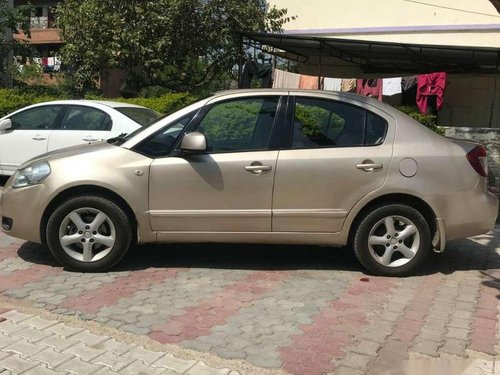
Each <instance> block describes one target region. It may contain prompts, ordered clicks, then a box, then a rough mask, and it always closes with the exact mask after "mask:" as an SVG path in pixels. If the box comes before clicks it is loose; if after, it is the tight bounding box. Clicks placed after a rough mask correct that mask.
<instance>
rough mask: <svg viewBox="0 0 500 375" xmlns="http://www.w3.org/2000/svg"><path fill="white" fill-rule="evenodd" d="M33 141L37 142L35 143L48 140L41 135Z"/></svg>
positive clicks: (36, 136)
mask: <svg viewBox="0 0 500 375" xmlns="http://www.w3.org/2000/svg"><path fill="white" fill-rule="evenodd" d="M32 139H33V140H35V141H45V140H46V139H47V137H44V136H43V135H41V134H37V135H35V136H34V137H33V138H32Z"/></svg>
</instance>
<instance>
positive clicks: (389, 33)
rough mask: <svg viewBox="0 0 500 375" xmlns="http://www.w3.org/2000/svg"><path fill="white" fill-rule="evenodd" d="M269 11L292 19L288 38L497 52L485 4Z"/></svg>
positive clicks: (454, 1) (494, 25) (495, 21)
mask: <svg viewBox="0 0 500 375" xmlns="http://www.w3.org/2000/svg"><path fill="white" fill-rule="evenodd" d="M269 5H270V6H274V5H275V6H277V7H279V8H287V9H288V14H289V15H290V16H298V18H297V19H296V20H294V21H291V22H290V23H287V24H286V25H285V32H287V33H292V34H310V35H322V36H331V37H338V38H348V39H361V40H375V41H388V42H400V43H423V44H438V45H458V46H461V45H462V46H464V45H465V46H485V47H487V46H490V47H500V23H499V20H500V18H499V14H498V12H497V11H496V9H495V7H494V6H493V5H492V4H491V2H490V1H489V0H474V1H471V0H384V1H373V0H349V1H345V0H312V1H304V0H269ZM485 32H487V35H488V37H485Z"/></svg>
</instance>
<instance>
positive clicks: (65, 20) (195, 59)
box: [58, 0, 289, 92]
mask: <svg viewBox="0 0 500 375" xmlns="http://www.w3.org/2000/svg"><path fill="white" fill-rule="evenodd" d="M58 16H59V26H60V28H61V29H62V35H63V38H64V41H65V46H64V47H63V49H62V59H63V62H64V63H65V64H66V65H67V66H69V67H70V68H71V71H72V74H71V77H72V80H73V84H74V85H75V86H76V87H78V89H79V90H81V91H82V92H84V91H86V90H89V89H91V88H92V87H93V86H94V84H95V82H96V80H97V79H98V77H99V76H100V75H101V74H103V73H105V72H106V71H108V70H110V69H114V68H118V69H123V70H125V71H126V72H127V73H128V77H129V84H130V85H131V86H132V87H133V88H134V89H135V90H137V91H138V90H140V89H142V88H144V87H148V86H155V85H158V86H163V87H166V88H168V89H170V90H172V91H196V90H197V89H199V88H202V87H206V86H207V85H210V84H211V83H212V82H213V81H214V80H217V79H220V78H221V77H227V74H229V73H230V72H231V71H232V68H233V67H234V65H235V64H236V63H237V62H238V60H239V57H240V54H241V51H240V50H239V44H240V39H239V36H238V31H273V32H278V31H281V30H282V27H283V24H284V23H285V22H287V21H288V20H289V17H287V12H286V10H284V9H277V8H271V9H266V2H265V0H247V1H244V2H242V1H240V0H156V1H152V0H151V1H144V0H127V1H115V0H65V1H64V2H63V3H62V4H61V5H60V6H59V7H58Z"/></svg>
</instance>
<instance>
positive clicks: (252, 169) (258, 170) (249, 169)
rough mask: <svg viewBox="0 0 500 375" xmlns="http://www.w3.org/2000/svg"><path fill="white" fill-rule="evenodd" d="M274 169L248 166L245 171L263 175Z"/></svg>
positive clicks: (262, 166)
mask: <svg viewBox="0 0 500 375" xmlns="http://www.w3.org/2000/svg"><path fill="white" fill-rule="evenodd" d="M271 169H273V167H271V166H270V165H247V166H246V167H245V171H247V172H252V173H262V172H265V171H270V170H271Z"/></svg>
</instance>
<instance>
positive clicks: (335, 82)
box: [323, 77, 342, 91]
mask: <svg viewBox="0 0 500 375" xmlns="http://www.w3.org/2000/svg"><path fill="white" fill-rule="evenodd" d="M341 89H342V79H340V78H328V77H325V79H324V80H323V90H327V91H340V90H341Z"/></svg>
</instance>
